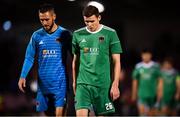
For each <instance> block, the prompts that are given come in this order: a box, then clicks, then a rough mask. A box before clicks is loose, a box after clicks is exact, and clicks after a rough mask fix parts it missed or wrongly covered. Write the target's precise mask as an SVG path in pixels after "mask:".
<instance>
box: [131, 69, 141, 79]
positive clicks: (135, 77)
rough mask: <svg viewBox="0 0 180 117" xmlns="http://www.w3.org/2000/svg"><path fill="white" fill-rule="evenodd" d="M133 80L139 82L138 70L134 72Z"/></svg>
mask: <svg viewBox="0 0 180 117" xmlns="http://www.w3.org/2000/svg"><path fill="white" fill-rule="evenodd" d="M132 78H133V79H134V80H138V78H139V72H138V70H137V69H136V68H135V69H134V70H133V72H132Z"/></svg>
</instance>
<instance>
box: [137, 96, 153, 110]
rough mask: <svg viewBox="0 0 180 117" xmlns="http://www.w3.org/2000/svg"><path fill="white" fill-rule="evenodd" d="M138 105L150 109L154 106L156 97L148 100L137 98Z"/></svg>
mask: <svg viewBox="0 0 180 117" xmlns="http://www.w3.org/2000/svg"><path fill="white" fill-rule="evenodd" d="M138 104H142V105H144V106H145V107H147V108H152V107H154V106H155V104H156V97H149V98H142V97H139V99H138Z"/></svg>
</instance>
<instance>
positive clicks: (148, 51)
mask: <svg viewBox="0 0 180 117" xmlns="http://www.w3.org/2000/svg"><path fill="white" fill-rule="evenodd" d="M141 53H142V54H143V53H150V54H152V50H151V49H150V48H144V49H143V50H142V51H141Z"/></svg>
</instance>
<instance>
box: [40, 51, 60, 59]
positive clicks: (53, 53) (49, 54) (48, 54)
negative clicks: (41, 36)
mask: <svg viewBox="0 0 180 117" xmlns="http://www.w3.org/2000/svg"><path fill="white" fill-rule="evenodd" d="M56 51H57V50H43V54H42V56H43V57H44V58H46V57H57V52H56Z"/></svg>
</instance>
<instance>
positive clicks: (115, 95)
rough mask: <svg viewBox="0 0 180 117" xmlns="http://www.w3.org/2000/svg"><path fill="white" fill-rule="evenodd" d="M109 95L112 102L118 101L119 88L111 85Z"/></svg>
mask: <svg viewBox="0 0 180 117" xmlns="http://www.w3.org/2000/svg"><path fill="white" fill-rule="evenodd" d="M110 95H111V98H112V100H113V101H114V100H116V99H118V98H119V96H120V91H119V87H118V85H116V84H115V83H113V84H112V86H111V91H110Z"/></svg>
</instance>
